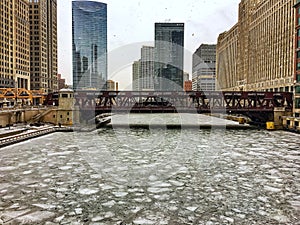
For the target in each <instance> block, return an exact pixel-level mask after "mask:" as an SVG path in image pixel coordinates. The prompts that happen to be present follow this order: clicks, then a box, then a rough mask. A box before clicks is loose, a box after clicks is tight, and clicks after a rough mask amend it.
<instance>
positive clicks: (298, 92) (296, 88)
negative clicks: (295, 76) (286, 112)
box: [295, 86, 300, 94]
mask: <svg viewBox="0 0 300 225" xmlns="http://www.w3.org/2000/svg"><path fill="white" fill-rule="evenodd" d="M295 92H296V93H297V94H300V86H296V87H295Z"/></svg>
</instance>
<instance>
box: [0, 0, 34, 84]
mask: <svg viewBox="0 0 300 225" xmlns="http://www.w3.org/2000/svg"><path fill="white" fill-rule="evenodd" d="M0 8H1V13H0V29H1V32H0V88H26V89H29V88H30V58H29V50H30V43H29V40H30V36H29V4H28V0H1V1H0Z"/></svg>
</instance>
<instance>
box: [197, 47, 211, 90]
mask: <svg viewBox="0 0 300 225" xmlns="http://www.w3.org/2000/svg"><path fill="white" fill-rule="evenodd" d="M192 82H193V90H194V91H214V90H215V82H216V45H208V44H201V45H200V47H199V48H198V49H197V50H196V51H195V53H194V54H193V75H192Z"/></svg>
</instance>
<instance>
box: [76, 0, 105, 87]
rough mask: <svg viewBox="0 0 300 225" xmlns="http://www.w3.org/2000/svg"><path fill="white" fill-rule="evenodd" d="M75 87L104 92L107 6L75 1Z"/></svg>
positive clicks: (98, 3)
mask: <svg viewBox="0 0 300 225" xmlns="http://www.w3.org/2000/svg"><path fill="white" fill-rule="evenodd" d="M72 48H73V88H74V89H75V90H76V89H96V90H105V89H106V81H107V5H106V4H105V3H101V2H96V1H73V2H72Z"/></svg>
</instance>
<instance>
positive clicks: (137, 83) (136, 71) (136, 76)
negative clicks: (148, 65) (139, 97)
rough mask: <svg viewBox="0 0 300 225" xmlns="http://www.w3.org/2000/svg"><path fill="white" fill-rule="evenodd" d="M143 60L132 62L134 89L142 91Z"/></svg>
mask: <svg viewBox="0 0 300 225" xmlns="http://www.w3.org/2000/svg"><path fill="white" fill-rule="evenodd" d="M140 71H141V60H139V61H135V62H133V64H132V90H133V91H140V90H141V86H142V84H141V80H142V79H141V76H140V74H141V72H140Z"/></svg>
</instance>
